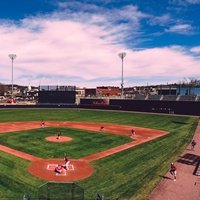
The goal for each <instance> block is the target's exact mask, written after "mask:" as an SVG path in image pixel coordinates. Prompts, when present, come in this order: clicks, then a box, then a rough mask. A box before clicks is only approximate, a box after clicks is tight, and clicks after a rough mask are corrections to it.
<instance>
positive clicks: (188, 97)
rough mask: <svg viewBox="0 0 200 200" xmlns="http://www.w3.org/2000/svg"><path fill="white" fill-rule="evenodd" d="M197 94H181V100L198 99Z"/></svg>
mask: <svg viewBox="0 0 200 200" xmlns="http://www.w3.org/2000/svg"><path fill="white" fill-rule="evenodd" d="M196 98H197V95H180V97H179V101H196Z"/></svg>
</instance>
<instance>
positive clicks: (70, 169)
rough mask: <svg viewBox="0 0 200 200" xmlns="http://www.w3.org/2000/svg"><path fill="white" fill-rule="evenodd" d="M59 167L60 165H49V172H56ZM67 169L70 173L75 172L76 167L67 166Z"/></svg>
mask: <svg viewBox="0 0 200 200" xmlns="http://www.w3.org/2000/svg"><path fill="white" fill-rule="evenodd" d="M57 166H58V164H48V165H47V170H50V171H54V170H55V168H56V167H57ZM66 168H67V170H69V171H74V165H67V166H66Z"/></svg>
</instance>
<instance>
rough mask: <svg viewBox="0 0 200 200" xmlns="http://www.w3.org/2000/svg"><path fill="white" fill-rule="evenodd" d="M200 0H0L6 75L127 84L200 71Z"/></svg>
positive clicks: (0, 63) (0, 64)
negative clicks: (121, 56) (122, 74)
mask: <svg viewBox="0 0 200 200" xmlns="http://www.w3.org/2000/svg"><path fill="white" fill-rule="evenodd" d="M199 13H200V0H156V1H155V0H148V1H140V0H131V1H130V0H123V1H119V0H93V1H88V0H85V1H64V0H62V1H61V0H60V1H57V0H28V1H27V0H7V1H0V38H1V40H0V45H1V47H3V48H2V49H1V51H0V74H1V76H0V82H1V83H11V60H9V58H8V54H10V53H14V54H17V58H16V59H15V60H14V82H15V83H17V84H24V85H28V84H29V83H30V84H32V85H36V86H37V85H39V84H42V85H45V84H50V85H55V84H56V85H57V84H59V85H76V86H80V87H83V86H86V87H95V86H102V85H104V86H108V85H113V86H120V84H121V60H120V58H119V57H118V53H119V52H122V51H125V52H126V53H127V55H126V57H125V59H124V86H125V87H129V86H134V85H146V84H149V85H150V84H166V83H174V82H180V81H182V80H185V79H190V78H196V79H199V78H200V70H199V66H200V22H199V15H200V14H199Z"/></svg>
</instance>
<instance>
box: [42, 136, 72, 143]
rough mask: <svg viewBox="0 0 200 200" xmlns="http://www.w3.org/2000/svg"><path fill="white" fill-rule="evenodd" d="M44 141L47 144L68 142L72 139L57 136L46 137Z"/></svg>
mask: <svg viewBox="0 0 200 200" xmlns="http://www.w3.org/2000/svg"><path fill="white" fill-rule="evenodd" d="M45 140H47V141H49V142H69V141H71V140H73V139H72V138H71V137H66V136H60V137H59V138H58V137H57V136H49V137H46V138H45Z"/></svg>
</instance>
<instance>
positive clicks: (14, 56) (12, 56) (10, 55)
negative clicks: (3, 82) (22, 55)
mask: <svg viewBox="0 0 200 200" xmlns="http://www.w3.org/2000/svg"><path fill="white" fill-rule="evenodd" d="M8 57H9V58H10V59H11V61H12V89H11V96H12V97H11V98H12V99H11V101H12V103H13V62H14V59H15V58H16V57H17V55H16V54H9V55H8Z"/></svg>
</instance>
